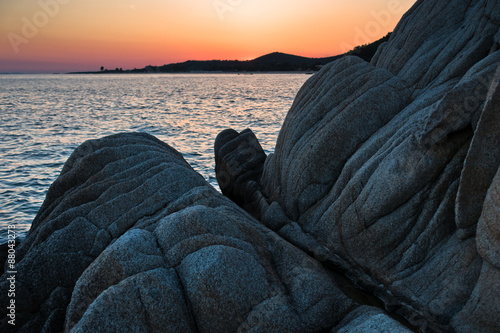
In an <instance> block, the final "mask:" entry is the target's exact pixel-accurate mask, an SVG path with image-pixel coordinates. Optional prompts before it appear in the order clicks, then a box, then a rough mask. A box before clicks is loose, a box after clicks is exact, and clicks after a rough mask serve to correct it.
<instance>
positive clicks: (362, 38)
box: [0, 0, 415, 73]
mask: <svg viewBox="0 0 500 333" xmlns="http://www.w3.org/2000/svg"><path fill="white" fill-rule="evenodd" d="M414 3H415V0H142V1H132V0H121V1H118V0H0V36H1V39H0V73H10V72H49V73H52V72H67V71H80V70H82V71H83V70H99V67H100V66H104V67H106V68H115V67H122V68H123V69H131V68H142V67H144V66H146V65H149V64H151V65H163V64H167V63H172V62H181V61H185V60H189V59H194V60H210V59H239V60H247V59H253V58H256V57H258V56H261V55H264V54H267V53H271V52H274V51H280V52H285V53H291V54H296V55H302V56H307V57H325V56H331V55H336V54H339V53H342V52H344V51H346V50H348V49H350V48H353V47H354V46H356V45H358V44H364V43H368V42H371V41H374V40H376V39H378V38H380V37H382V36H383V35H385V34H386V33H387V32H389V31H392V30H393V29H394V27H395V26H396V24H397V22H398V21H399V20H400V18H401V16H402V15H403V14H404V13H405V12H406V11H407V10H408V9H409V8H410V7H411V6H412V5H413V4H414Z"/></svg>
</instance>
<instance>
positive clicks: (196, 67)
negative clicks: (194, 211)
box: [67, 33, 391, 74]
mask: <svg viewBox="0 0 500 333" xmlns="http://www.w3.org/2000/svg"><path fill="white" fill-rule="evenodd" d="M390 36H391V33H388V34H387V35H386V36H384V37H383V38H381V39H379V40H377V41H375V42H373V43H370V44H365V45H360V46H357V47H355V48H354V49H353V50H351V51H349V52H347V53H344V54H340V55H336V56H331V57H324V58H307V57H301V56H297V55H292V54H286V53H281V52H274V53H270V54H266V55H264V56H261V57H258V58H255V59H253V60H247V61H241V60H188V61H185V62H181V63H174V64H167V65H162V66H152V65H148V66H146V67H144V68H134V69H125V70H124V69H122V68H115V69H106V68H104V67H101V68H100V70H99V71H91V72H71V73H67V74H131V73H210V72H212V73H231V72H236V73H239V72H302V71H305V72H314V71H318V70H319V69H321V67H322V66H324V65H326V64H327V63H329V62H332V61H334V60H337V59H338V58H340V57H343V56H346V55H356V56H358V57H360V58H361V59H363V60H365V61H370V59H371V58H372V57H373V56H374V54H375V52H376V51H377V48H378V46H379V45H380V44H382V43H383V42H386V41H387V40H389V37H390Z"/></svg>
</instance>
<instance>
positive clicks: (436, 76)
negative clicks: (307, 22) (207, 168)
mask: <svg viewBox="0 0 500 333" xmlns="http://www.w3.org/2000/svg"><path fill="white" fill-rule="evenodd" d="M499 25H500V3H499V2H498V1H493V0H477V1H469V0H454V1H442V0H420V1H417V3H416V4H415V5H414V6H413V7H412V8H411V9H410V11H409V12H408V13H406V14H405V16H404V17H403V18H402V20H401V22H400V23H399V24H398V26H397V27H396V29H395V30H394V32H393V34H392V35H391V38H390V40H389V41H388V42H387V43H384V44H382V45H381V46H380V47H379V49H378V51H377V53H376V55H375V56H374V58H373V59H372V60H371V63H368V62H365V61H363V60H361V59H360V58H357V57H342V58H340V59H339V60H336V61H334V62H332V63H330V64H328V65H326V66H324V67H323V68H322V70H321V71H320V72H319V73H318V74H316V75H314V76H313V77H311V78H310V79H309V80H308V81H307V82H306V83H305V85H304V86H303V87H302V89H301V90H300V92H299V93H298V95H297V97H296V99H295V101H294V104H293V106H292V108H291V109H290V111H289V112H288V114H287V116H286V119H285V121H284V124H283V127H282V129H281V131H280V134H279V137H278V140H277V144H276V148H275V153H274V154H272V155H269V156H267V158H266V160H265V161H264V162H263V163H262V170H263V171H262V175H261V176H260V178H259V179H258V180H252V181H249V183H250V185H246V184H243V185H238V186H242V188H245V186H246V188H251V189H252V191H251V192H249V194H248V196H247V198H246V199H245V200H243V204H242V205H241V206H242V207H245V208H246V209H247V210H248V211H249V212H250V213H251V214H252V215H254V216H255V217H257V218H259V219H260V220H261V221H262V222H263V223H264V224H265V225H266V226H268V227H269V228H271V229H273V230H275V231H276V232H277V233H278V234H280V235H281V236H282V237H284V238H285V239H287V240H288V241H290V242H291V243H293V244H295V245H297V246H298V247H300V248H301V249H303V250H306V251H308V252H310V253H314V254H316V255H317V256H320V257H321V258H322V259H323V260H325V261H328V262H330V263H332V264H333V265H334V266H336V267H338V268H339V269H340V270H342V271H343V272H344V274H346V275H347V276H349V277H350V278H351V279H352V280H353V281H355V282H356V284H357V285H359V286H362V287H363V288H364V289H365V290H367V291H369V292H370V293H373V294H375V295H377V296H378V297H380V298H381V299H383V300H384V303H385V307H386V308H387V310H389V311H391V312H395V313H398V314H400V315H402V316H403V317H405V318H406V319H407V320H408V321H410V322H411V323H412V324H413V325H415V326H417V327H419V328H420V329H422V330H424V331H459V332H472V331H475V332H497V331H499V330H500V316H499V315H498V313H499V311H498V310H499V309H500V294H499V293H498V284H499V277H500V276H499V274H500V261H499V258H500V256H499V253H500V250H499V249H500V237H499V235H500V234H499V230H500V215H499V211H500V209H499V205H500V196H499V195H498V191H499V190H498V189H499V187H498V184H499V183H498V177H499V176H498V170H499V166H500V127H499V124H500V87H499V81H500V51H499V45H500V44H499V42H500V29H499ZM234 140H236V139H234ZM219 145H221V143H219ZM254 145H255V144H254V143H252V144H247V145H246V146H245V147H246V148H245V149H249V147H252V146H254ZM217 146H218V145H217V144H216V147H217ZM224 149H225V147H224V145H222V147H221V148H220V150H219V153H218V154H219V157H218V160H224V163H225V164H231V165H233V169H237V166H238V163H237V160H236V161H234V160H232V159H233V156H236V155H237V153H235V152H232V155H227V157H226V156H224V155H222V156H221V152H224ZM234 165H236V167H234ZM243 167H244V166H243ZM240 173H241V172H240ZM243 173H244V172H243ZM230 186H231V185H230ZM235 192H237V190H235V189H233V190H232V193H235ZM240 201H241V199H240ZM359 311H361V310H359ZM354 322H355V319H353V323H354ZM346 327H347V326H346ZM353 327H354V326H353ZM356 327H365V326H359V325H358V324H356ZM367 327H368V326H367Z"/></svg>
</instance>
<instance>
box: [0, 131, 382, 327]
mask: <svg viewBox="0 0 500 333" xmlns="http://www.w3.org/2000/svg"><path fill="white" fill-rule="evenodd" d="M16 268H17V272H18V273H17V281H16V326H15V329H16V330H18V331H21V332H40V331H41V332H60V331H63V330H64V331H66V332H235V331H239V332H246V331H252V332H318V331H325V330H330V329H331V328H333V327H335V326H337V325H339V324H340V322H341V320H342V319H343V318H344V316H345V315H346V314H348V313H349V312H350V311H354V310H356V308H357V307H358V304H357V303H356V302H354V301H352V300H351V299H350V298H348V297H347V296H346V295H345V294H344V293H343V292H342V291H341V290H340V289H339V287H338V286H337V284H336V283H335V281H334V279H332V278H331V276H330V274H328V272H327V271H326V270H325V269H324V268H323V266H322V265H321V264H320V263H319V262H318V261H317V260H316V259H314V258H313V257H310V256H309V255H307V254H306V253H304V252H303V251H302V250H299V249H298V248H296V247H295V246H293V245H291V244H290V243H288V242H287V241H285V240H284V239H283V238H281V237H279V236H278V235H277V234H275V233H274V232H272V231H271V230H269V229H268V228H266V227H264V226H263V225H262V224H261V223H259V222H258V221H257V220H255V219H254V218H252V217H251V216H250V215H249V214H248V213H246V212H245V211H244V210H243V209H241V208H240V207H238V206H237V205H236V204H234V203H233V202H232V201H230V200H229V199H227V198H225V197H223V196H222V195H221V194H219V193H218V192H217V191H216V190H215V189H213V188H212V187H211V186H210V185H208V183H207V182H206V181H205V180H204V179H203V178H202V177H201V176H200V175H198V174H197V173H196V172H194V171H193V170H192V168H191V167H190V166H189V165H188V164H187V163H186V162H185V161H184V159H183V158H182V157H181V155H180V154H179V153H177V152H176V151H175V150H173V149H172V148H170V147H169V146H168V145H166V144H164V143H162V142H160V141H158V140H157V139H155V138H154V137H151V136H149V135H146V134H121V135H116V136H111V137H106V138H103V139H99V140H93V141H88V142H86V143H84V144H82V145H81V146H80V147H79V148H77V149H76V151H75V152H74V153H73V155H72V156H71V157H70V158H69V160H68V161H67V163H66V164H65V166H64V168H63V170H62V172H61V175H60V176H59V178H58V179H57V180H56V182H55V183H54V184H53V185H52V186H51V188H50V189H49V191H48V194H47V198H46V200H45V202H44V204H43V207H42V208H41V210H40V212H39V214H38V216H37V217H36V219H35V221H34V222H33V226H32V229H31V230H30V232H29V234H28V236H27V238H26V239H25V240H24V241H23V242H22V244H21V246H20V247H19V248H18V250H17V266H16ZM8 287H9V286H8V284H7V283H6V279H5V275H4V276H3V277H2V279H1V282H0V294H1V295H6V294H7V289H8ZM6 302H7V298H6V297H2V298H1V307H2V308H3V309H5V308H6V307H7V304H6ZM7 319H8V318H4V320H3V322H2V323H1V328H0V331H2V332H6V331H7V330H8V329H9V328H12V327H11V326H9V325H8V323H7ZM388 320H389V319H388Z"/></svg>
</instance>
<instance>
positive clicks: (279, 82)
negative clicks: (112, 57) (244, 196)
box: [0, 74, 310, 244]
mask: <svg viewBox="0 0 500 333" xmlns="http://www.w3.org/2000/svg"><path fill="white" fill-rule="evenodd" d="M309 77H310V75H305V74H256V75H238V74H179V75H177V74H158V75H156V74H155V75H153V74H152V75H126V74H125V75H0V244H1V243H4V242H5V241H6V239H7V231H6V230H7V226H8V225H9V224H15V225H16V230H17V233H18V236H19V237H21V238H22V237H24V236H25V234H26V232H27V231H28V229H29V227H30V225H31V221H32V220H33V218H34V217H35V215H36V213H37V211H38V209H39V208H40V206H41V204H42V202H43V200H44V198H45V194H46V192H47V189H48V188H49V186H50V184H51V183H52V182H53V181H54V180H55V179H56V178H57V176H58V175H59V172H60V171H61V169H62V166H63V164H64V162H65V161H66V159H67V158H68V157H69V156H70V154H71V153H72V152H73V150H74V149H75V148H76V147H77V146H78V145H79V144H81V143H83V142H84V141H86V140H88V139H95V138H99V137H102V136H106V135H110V134H115V133H120V132H132V131H134V132H147V133H150V134H152V135H154V136H156V137H158V138H159V139H161V140H163V141H165V142H166V143H168V144H169V145H171V146H172V147H174V148H175V149H177V150H178V151H179V152H181V153H182V154H183V155H184V158H185V159H186V160H187V161H188V162H189V163H190V164H191V165H192V166H193V168H194V169H195V170H196V171H198V172H199V173H201V175H203V176H204V177H205V179H206V180H207V181H208V182H209V183H210V184H212V185H213V186H215V187H216V188H218V187H217V181H216V179H215V175H214V171H213V170H214V167H215V163H214V154H213V143H214V140H215V137H216V136H217V134H218V133H219V132H220V131H222V130H224V129H226V128H234V129H236V130H238V131H241V130H243V129H245V128H248V127H249V128H251V129H252V130H253V131H254V132H255V134H256V135H257V137H258V138H259V140H260V142H261V144H262V146H263V148H264V150H266V152H267V153H269V152H271V151H272V150H273V148H274V144H275V142H276V138H277V135H278V132H279V129H280V127H281V124H282V122H283V119H284V117H285V114H286V112H287V111H288V109H289V108H290V106H291V105H292V102H293V99H294V97H295V95H296V93H297V92H298V90H299V88H300V87H301V86H302V84H303V83H304V82H305V81H306V80H307V79H308V78H309Z"/></svg>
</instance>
